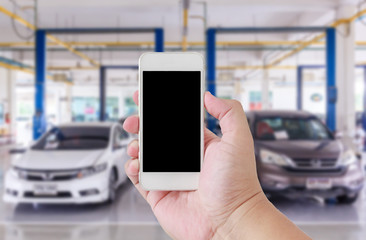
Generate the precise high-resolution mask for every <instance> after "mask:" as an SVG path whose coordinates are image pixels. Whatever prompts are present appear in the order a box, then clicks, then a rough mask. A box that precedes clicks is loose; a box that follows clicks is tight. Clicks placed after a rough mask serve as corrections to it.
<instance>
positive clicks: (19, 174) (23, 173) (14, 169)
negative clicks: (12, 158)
mask: <svg viewBox="0 0 366 240" xmlns="http://www.w3.org/2000/svg"><path fill="white" fill-rule="evenodd" d="M10 172H11V173H12V174H13V175H14V176H15V177H17V178H20V179H26V178H27V171H25V170H22V169H19V168H17V167H14V166H13V167H12V168H11V169H10Z"/></svg>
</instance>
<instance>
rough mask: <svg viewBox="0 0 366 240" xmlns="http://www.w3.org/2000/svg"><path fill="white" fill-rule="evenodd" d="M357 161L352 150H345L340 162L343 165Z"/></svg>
mask: <svg viewBox="0 0 366 240" xmlns="http://www.w3.org/2000/svg"><path fill="white" fill-rule="evenodd" d="M356 161H357V158H356V155H355V153H354V152H353V151H352V150H347V151H345V152H343V153H342V154H341V156H340V158H339V163H340V164H341V165H350V164H352V163H355V162H356Z"/></svg>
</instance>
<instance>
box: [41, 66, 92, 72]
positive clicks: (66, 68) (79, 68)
mask: <svg viewBox="0 0 366 240" xmlns="http://www.w3.org/2000/svg"><path fill="white" fill-rule="evenodd" d="M98 69H99V68H98V67H72V66H53V67H47V70H48V71H70V70H98Z"/></svg>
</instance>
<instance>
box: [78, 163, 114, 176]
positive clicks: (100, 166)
mask: <svg viewBox="0 0 366 240" xmlns="http://www.w3.org/2000/svg"><path fill="white" fill-rule="evenodd" d="M107 165H108V164H107V163H102V164H98V165H96V166H93V167H88V168H84V169H81V170H80V171H79V172H78V175H77V177H78V178H84V177H88V176H91V175H94V174H97V173H100V172H103V171H104V170H106V169H107Z"/></svg>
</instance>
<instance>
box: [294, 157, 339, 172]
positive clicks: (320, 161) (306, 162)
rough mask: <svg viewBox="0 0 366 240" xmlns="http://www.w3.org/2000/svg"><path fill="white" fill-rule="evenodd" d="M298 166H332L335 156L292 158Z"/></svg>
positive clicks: (334, 162)
mask: <svg viewBox="0 0 366 240" xmlns="http://www.w3.org/2000/svg"><path fill="white" fill-rule="evenodd" d="M292 160H293V161H294V163H295V164H296V167H298V168H312V169H314V168H315V169H316V168H334V167H335V166H336V164H337V158H293V159H292Z"/></svg>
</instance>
